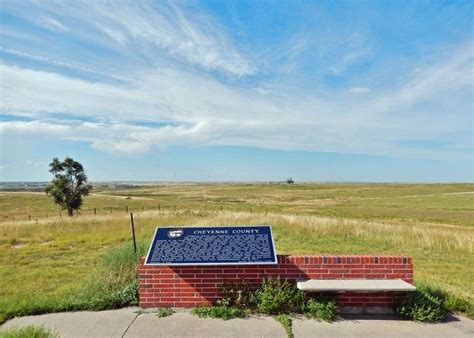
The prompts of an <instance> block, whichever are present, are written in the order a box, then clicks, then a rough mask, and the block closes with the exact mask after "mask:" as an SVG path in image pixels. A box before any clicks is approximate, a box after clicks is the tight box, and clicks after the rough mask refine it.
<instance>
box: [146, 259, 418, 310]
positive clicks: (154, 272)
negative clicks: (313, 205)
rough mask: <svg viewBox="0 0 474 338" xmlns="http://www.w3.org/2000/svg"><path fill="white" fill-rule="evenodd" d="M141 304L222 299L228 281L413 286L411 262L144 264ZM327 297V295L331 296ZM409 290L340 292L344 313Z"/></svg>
mask: <svg viewBox="0 0 474 338" xmlns="http://www.w3.org/2000/svg"><path fill="white" fill-rule="evenodd" d="M139 274H140V278H139V279H140V303H139V305H140V306H141V307H142V308H150V307H168V306H172V307H194V306H198V305H203V304H213V303H215V302H216V301H217V300H218V299H220V294H219V287H220V286H221V285H222V284H223V283H226V282H239V281H241V280H242V279H243V280H245V282H246V283H248V284H255V285H256V284H259V283H260V282H261V281H262V280H263V279H264V278H266V277H280V278H286V279H288V280H290V281H294V282H297V281H301V280H311V279H313V280H319V279H321V280H348V279H359V280H360V279H368V280H381V279H383V280H393V279H401V280H403V281H405V282H407V283H410V284H412V283H413V265H412V262H411V258H409V257H403V256H364V255H352V256H327V255H325V256H285V255H278V264H275V265H219V266H156V265H154V266H153V265H144V258H142V259H141V261H140V271H139ZM325 294H327V293H325ZM404 294H405V292H404V291H395V292H364V293H360V292H353V291H349V292H344V293H338V292H336V293H334V294H333V296H334V297H335V299H336V302H337V304H338V306H339V307H340V308H342V309H346V310H348V311H352V309H358V308H359V309H367V308H386V309H389V308H391V307H393V305H394V304H395V303H396V301H397V300H398V299H399V298H400V296H401V295H404Z"/></svg>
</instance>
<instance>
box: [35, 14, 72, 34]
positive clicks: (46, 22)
mask: <svg viewBox="0 0 474 338" xmlns="http://www.w3.org/2000/svg"><path fill="white" fill-rule="evenodd" d="M38 23H39V24H40V25H41V26H43V27H45V28H47V29H50V30H53V31H57V32H67V31H68V30H69V29H68V28H67V27H66V26H65V25H64V24H62V23H61V22H59V21H58V20H55V19H53V18H49V17H47V16H42V17H41V18H40V19H39V20H38Z"/></svg>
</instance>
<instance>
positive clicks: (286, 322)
mask: <svg viewBox="0 0 474 338" xmlns="http://www.w3.org/2000/svg"><path fill="white" fill-rule="evenodd" d="M275 319H276V321H277V322H279V323H280V324H281V325H282V326H283V328H284V329H285V331H286V334H287V335H288V338H293V337H294V334H293V329H292V328H293V322H292V320H291V318H290V316H289V315H287V314H280V315H278V316H275Z"/></svg>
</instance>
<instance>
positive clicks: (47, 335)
mask: <svg viewBox="0 0 474 338" xmlns="http://www.w3.org/2000/svg"><path fill="white" fill-rule="evenodd" d="M0 338H59V334H58V333H57V332H55V331H53V330H51V329H46V328H44V327H42V326H33V325H28V326H23V327H11V328H9V329H8V330H4V331H0Z"/></svg>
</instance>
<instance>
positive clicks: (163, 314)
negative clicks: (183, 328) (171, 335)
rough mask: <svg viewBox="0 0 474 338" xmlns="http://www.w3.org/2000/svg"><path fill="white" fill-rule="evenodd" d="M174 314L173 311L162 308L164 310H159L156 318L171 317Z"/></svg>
mask: <svg viewBox="0 0 474 338" xmlns="http://www.w3.org/2000/svg"><path fill="white" fill-rule="evenodd" d="M173 313H174V310H173V309H170V308H162V309H158V310H157V311H156V316H157V317H159V318H163V317H169V316H171V315H173Z"/></svg>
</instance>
